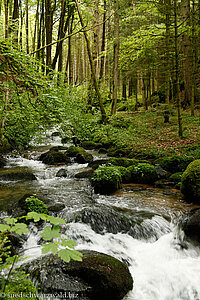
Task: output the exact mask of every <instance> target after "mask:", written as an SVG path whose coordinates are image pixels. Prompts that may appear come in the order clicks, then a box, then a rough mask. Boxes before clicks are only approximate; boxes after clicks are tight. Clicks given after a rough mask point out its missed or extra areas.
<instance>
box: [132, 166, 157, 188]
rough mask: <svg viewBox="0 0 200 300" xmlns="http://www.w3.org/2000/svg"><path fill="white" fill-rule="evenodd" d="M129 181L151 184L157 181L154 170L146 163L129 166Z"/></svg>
mask: <svg viewBox="0 0 200 300" xmlns="http://www.w3.org/2000/svg"><path fill="white" fill-rule="evenodd" d="M128 170H130V172H131V180H132V182H134V183H149V184H151V183H153V182H155V181H156V180H157V179H158V173H157V171H156V168H155V167H154V166H152V165H150V164H147V163H139V164H137V166H130V167H128Z"/></svg>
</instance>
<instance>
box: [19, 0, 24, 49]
mask: <svg viewBox="0 0 200 300" xmlns="http://www.w3.org/2000/svg"><path fill="white" fill-rule="evenodd" d="M19 7H20V33H19V48H20V50H21V51H22V49H23V44H22V32H23V23H24V22H23V20H24V14H23V10H22V2H21V0H19Z"/></svg>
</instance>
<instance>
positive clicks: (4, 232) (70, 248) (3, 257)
mask: <svg viewBox="0 0 200 300" xmlns="http://www.w3.org/2000/svg"><path fill="white" fill-rule="evenodd" d="M31 200H32V198H31ZM37 200H38V199H37ZM34 203H35V202H34ZM21 219H23V220H24V219H26V220H30V219H33V220H34V222H38V221H40V220H42V221H45V222H47V223H51V225H50V226H46V227H45V228H44V229H43V231H42V232H41V237H42V238H43V240H44V241H48V243H46V244H43V245H42V253H44V254H46V253H49V252H52V253H53V254H54V255H57V256H58V257H60V258H61V259H62V260H63V261H65V262H69V261H70V259H73V260H77V261H81V260H82V254H81V253H80V252H79V251H76V250H75V249H74V246H75V245H76V242H75V241H72V240H68V239H63V238H60V237H61V233H60V226H59V225H60V224H62V225H64V224H65V221H64V220H63V219H61V218H57V217H53V216H49V215H46V214H44V213H37V212H35V211H32V212H29V213H28V214H27V215H26V216H23V217H20V218H18V219H17V218H5V219H4V223H3V224H0V262H1V270H3V269H5V268H8V269H10V273H11V274H12V276H10V277H9V280H7V279H6V280H5V279H4V278H2V279H1V285H0V287H1V292H5V291H8V292H10V291H12V286H15V284H16V282H19V285H21V292H23V291H24V292H25V291H26V289H28V288H29V287H30V290H29V291H32V289H31V288H33V286H32V284H31V283H30V282H29V280H28V281H26V278H25V277H19V274H20V273H18V272H17V273H16V274H17V275H16V276H18V277H19V278H18V277H17V280H16V278H15V280H14V281H13V276H14V274H13V272H12V270H13V266H14V264H15V263H16V261H17V260H18V256H17V255H15V256H10V252H9V250H10V246H8V245H7V241H8V236H9V235H10V233H16V234H19V235H22V234H24V233H29V229H28V227H27V225H26V224H25V223H21V222H20V220H21ZM5 253H6V254H5ZM10 273H9V274H10ZM17 291H18V289H17V288H16V290H15V294H16V292H17ZM34 291H35V290H34Z"/></svg>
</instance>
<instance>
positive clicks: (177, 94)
mask: <svg viewBox="0 0 200 300" xmlns="http://www.w3.org/2000/svg"><path fill="white" fill-rule="evenodd" d="M177 7H178V3H177V0H174V30H175V32H174V33H175V34H174V37H175V83H174V98H175V103H176V105H177V110H178V135H179V137H180V138H182V137H183V130H182V117H181V103H180V86H179V53H178V13H177V10H178V8H177Z"/></svg>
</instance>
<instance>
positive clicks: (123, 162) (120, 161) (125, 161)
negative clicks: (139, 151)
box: [108, 157, 148, 168]
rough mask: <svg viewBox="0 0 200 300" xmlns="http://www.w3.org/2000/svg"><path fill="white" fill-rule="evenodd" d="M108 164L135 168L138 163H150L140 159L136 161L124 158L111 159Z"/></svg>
mask: <svg viewBox="0 0 200 300" xmlns="http://www.w3.org/2000/svg"><path fill="white" fill-rule="evenodd" d="M108 163H109V164H111V165H114V166H121V167H125V168H127V167H130V166H135V165H137V164H138V163H148V161H146V160H142V161H141V160H138V159H134V158H132V159H131V158H124V157H119V158H117V157H111V158H109V160H108Z"/></svg>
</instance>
